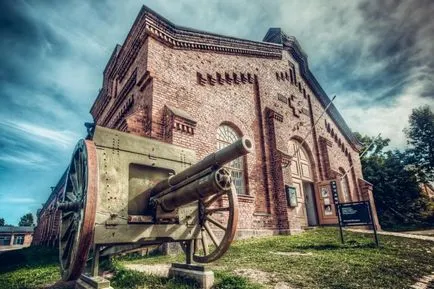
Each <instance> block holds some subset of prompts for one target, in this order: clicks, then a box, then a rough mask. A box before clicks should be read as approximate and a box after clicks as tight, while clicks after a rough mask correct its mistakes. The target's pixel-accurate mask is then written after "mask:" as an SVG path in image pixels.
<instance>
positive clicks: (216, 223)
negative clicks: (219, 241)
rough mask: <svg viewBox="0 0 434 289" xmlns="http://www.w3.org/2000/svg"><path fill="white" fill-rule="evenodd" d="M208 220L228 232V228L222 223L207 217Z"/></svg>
mask: <svg viewBox="0 0 434 289" xmlns="http://www.w3.org/2000/svg"><path fill="white" fill-rule="evenodd" d="M206 219H207V220H208V221H210V222H211V223H213V224H214V225H216V226H217V227H219V228H220V229H222V230H223V231H226V227H225V226H224V225H223V224H222V223H220V222H219V221H217V220H216V219H214V218H213V217H211V216H206Z"/></svg>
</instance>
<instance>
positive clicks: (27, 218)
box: [18, 213, 34, 226]
mask: <svg viewBox="0 0 434 289" xmlns="http://www.w3.org/2000/svg"><path fill="white" fill-rule="evenodd" d="M18 226H34V223H33V215H32V213H27V214H25V215H24V216H22V217H21V219H20V222H19V223H18Z"/></svg>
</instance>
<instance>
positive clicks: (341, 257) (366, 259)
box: [123, 228, 434, 289]
mask: <svg viewBox="0 0 434 289" xmlns="http://www.w3.org/2000/svg"><path fill="white" fill-rule="evenodd" d="M345 239H346V244H345V245H342V244H340V242H339V237H338V231H337V230H336V229H335V228H322V229H317V230H312V231H308V232H305V233H303V234H301V235H296V236H275V237H269V238H263V239H251V240H246V241H238V242H235V243H234V244H233V246H231V249H230V250H229V251H228V253H227V254H226V255H225V256H224V257H223V258H221V259H220V260H218V261H216V262H214V263H213V264H212V265H211V266H210V267H211V269H214V271H215V272H216V273H217V278H216V279H217V281H220V280H221V277H219V274H220V273H221V274H224V275H226V276H229V277H230V278H234V275H233V273H232V272H233V271H234V270H235V269H239V268H250V269H255V270H259V271H263V272H268V273H269V274H270V275H271V274H273V275H274V276H273V279H277V281H281V282H286V283H288V284H289V285H290V286H292V287H294V288H394V289H395V288H396V289H398V288H408V287H409V286H410V285H411V284H413V283H414V282H415V281H416V279H418V278H420V277H422V276H424V275H428V274H430V273H431V272H433V271H434V243H433V242H429V241H421V240H413V239H407V238H399V237H393V236H380V247H379V248H377V247H375V245H374V243H373V239H372V235H369V234H366V235H364V234H359V233H352V232H345ZM270 252H298V253H309V254H310V255H292V256H283V255H276V254H272V253H270ZM180 260H182V258H181V257H180V256H177V257H168V256H157V257H150V258H145V259H136V260H129V261H123V262H128V263H137V264H140V263H143V264H155V263H171V262H173V261H180ZM220 276H221V275H220ZM275 282H276V281H274V283H275ZM272 283H273V282H271V284H269V285H272ZM250 284H251V283H250ZM247 286H253V285H247ZM222 288H226V287H222ZM227 288H238V287H236V286H234V287H227ZM245 288H255V287H245ZM256 288H260V287H256Z"/></svg>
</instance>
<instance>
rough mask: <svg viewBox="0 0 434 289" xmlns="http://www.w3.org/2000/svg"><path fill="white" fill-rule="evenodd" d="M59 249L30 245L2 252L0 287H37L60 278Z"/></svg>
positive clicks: (32, 288) (0, 255)
mask: <svg viewBox="0 0 434 289" xmlns="http://www.w3.org/2000/svg"><path fill="white" fill-rule="evenodd" d="M57 258H58V251H57V250H56V249H53V248H45V247H29V248H24V249H20V250H15V251H8V252H4V253H2V254H0V288H8V289H36V288H42V287H44V285H46V284H51V283H54V282H56V281H57V280H59V278H60V273H59V266H58V261H57Z"/></svg>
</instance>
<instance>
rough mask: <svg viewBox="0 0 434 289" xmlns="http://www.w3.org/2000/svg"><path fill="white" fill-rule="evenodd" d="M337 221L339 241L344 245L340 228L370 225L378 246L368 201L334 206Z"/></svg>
mask: <svg viewBox="0 0 434 289" xmlns="http://www.w3.org/2000/svg"><path fill="white" fill-rule="evenodd" d="M336 208H337V212H338V220H339V230H340V235H341V241H342V243H344V235H343V232H342V227H346V226H365V225H371V226H372V228H373V229H374V239H375V243H376V244H377V246H378V236H377V228H376V226H375V223H374V220H373V219H372V210H371V204H370V203H369V201H361V202H350V203H338V204H337V205H336Z"/></svg>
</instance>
